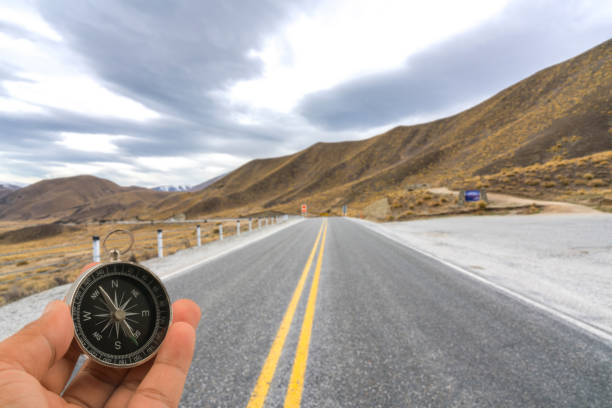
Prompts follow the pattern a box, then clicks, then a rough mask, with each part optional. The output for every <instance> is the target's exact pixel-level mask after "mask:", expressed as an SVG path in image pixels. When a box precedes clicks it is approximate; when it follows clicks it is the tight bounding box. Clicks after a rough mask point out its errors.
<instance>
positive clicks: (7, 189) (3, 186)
mask: <svg viewBox="0 0 612 408" xmlns="http://www.w3.org/2000/svg"><path fill="white" fill-rule="evenodd" d="M21 187H23V186H18V185H17V184H13V183H3V182H0V198H2V197H4V196H5V195H8V194H10V193H12V192H13V191H15V190H19V189H20V188H21Z"/></svg>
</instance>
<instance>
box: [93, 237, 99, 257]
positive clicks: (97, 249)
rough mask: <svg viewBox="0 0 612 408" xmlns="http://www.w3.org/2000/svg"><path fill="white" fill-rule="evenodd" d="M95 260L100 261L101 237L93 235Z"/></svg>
mask: <svg viewBox="0 0 612 408" xmlns="http://www.w3.org/2000/svg"><path fill="white" fill-rule="evenodd" d="M93 261H94V262H100V237H99V236H97V235H94V236H93Z"/></svg>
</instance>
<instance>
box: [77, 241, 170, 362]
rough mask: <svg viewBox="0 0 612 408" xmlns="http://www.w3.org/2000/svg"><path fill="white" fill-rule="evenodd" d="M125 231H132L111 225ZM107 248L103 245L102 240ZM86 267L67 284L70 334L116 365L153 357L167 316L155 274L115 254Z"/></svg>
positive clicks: (164, 293)
mask: <svg viewBox="0 0 612 408" xmlns="http://www.w3.org/2000/svg"><path fill="white" fill-rule="evenodd" d="M116 232H122V233H127V234H129V235H130V238H131V244H130V248H128V250H126V251H124V252H122V253H126V252H127V251H129V249H131V246H132V244H133V242H134V240H133V236H132V234H131V232H129V231H126V230H115V231H113V232H111V233H110V234H108V235H107V236H106V238H105V239H104V244H106V240H107V239H108V237H109V236H110V235H111V234H113V233H116ZM104 248H105V249H106V245H104ZM109 252H110V255H111V259H112V260H111V262H105V263H99V264H95V265H94V266H92V267H90V268H89V269H87V270H86V271H85V272H84V273H83V274H81V275H80V276H79V278H78V279H77V280H76V281H75V282H74V283H73V284H72V286H71V288H70V290H69V292H68V295H67V296H66V302H67V303H68V304H69V305H70V312H71V315H72V320H73V322H74V334H75V336H74V337H75V339H76V341H77V343H78V345H79V346H80V348H81V349H82V350H83V352H84V353H85V354H86V355H88V356H89V357H90V358H92V359H93V360H95V361H97V362H98V363H100V364H102V365H105V366H109V367H118V368H127V367H134V366H137V365H140V364H143V363H144V362H146V361H147V360H149V359H150V358H152V357H153V356H154V355H155V354H156V353H157V350H158V349H159V346H160V345H161V343H162V341H163V340H164V338H165V337H166V333H167V331H168V327H169V326H170V323H171V321H172V309H171V302H170V298H169V296H168V292H167V291H166V288H165V287H164V285H163V283H162V282H161V281H160V280H159V278H158V277H157V276H156V275H155V274H154V273H153V272H151V271H150V270H148V269H147V268H145V267H144V266H142V265H139V264H137V263H133V262H123V261H120V260H118V257H119V255H120V252H119V251H118V250H117V249H113V250H111V251H109Z"/></svg>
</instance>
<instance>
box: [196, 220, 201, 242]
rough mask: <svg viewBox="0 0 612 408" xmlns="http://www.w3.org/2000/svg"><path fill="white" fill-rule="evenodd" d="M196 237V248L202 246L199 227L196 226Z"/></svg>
mask: <svg viewBox="0 0 612 408" xmlns="http://www.w3.org/2000/svg"><path fill="white" fill-rule="evenodd" d="M196 237H197V241H198V246H199V247H200V246H202V234H201V232H200V226H199V225H198V226H196Z"/></svg>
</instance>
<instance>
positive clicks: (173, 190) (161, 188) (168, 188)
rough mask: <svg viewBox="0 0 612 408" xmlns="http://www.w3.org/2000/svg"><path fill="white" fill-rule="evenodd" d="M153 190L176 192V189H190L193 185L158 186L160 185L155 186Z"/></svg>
mask: <svg viewBox="0 0 612 408" xmlns="http://www.w3.org/2000/svg"><path fill="white" fill-rule="evenodd" d="M153 190H155V191H166V192H170V193H173V192H176V191H190V190H191V187H189V186H158V187H153Z"/></svg>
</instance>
